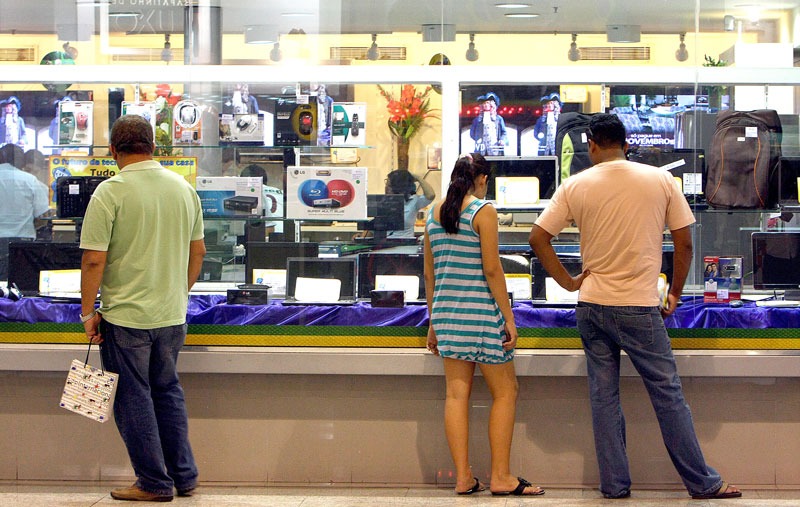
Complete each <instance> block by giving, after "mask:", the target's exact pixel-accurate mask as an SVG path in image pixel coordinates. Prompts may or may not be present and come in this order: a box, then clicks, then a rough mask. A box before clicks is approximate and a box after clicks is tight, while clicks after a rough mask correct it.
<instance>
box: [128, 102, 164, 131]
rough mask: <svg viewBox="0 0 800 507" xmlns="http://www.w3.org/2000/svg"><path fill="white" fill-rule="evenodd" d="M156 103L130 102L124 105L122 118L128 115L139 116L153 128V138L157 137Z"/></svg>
mask: <svg viewBox="0 0 800 507" xmlns="http://www.w3.org/2000/svg"><path fill="white" fill-rule="evenodd" d="M156 111H157V107H156V103H155V102H128V101H125V102H123V103H122V116H125V115H128V114H135V115H139V116H141V117H142V118H144V119H145V120H147V121H148V122H150V125H152V126H153V138H154V139H155V135H156Z"/></svg>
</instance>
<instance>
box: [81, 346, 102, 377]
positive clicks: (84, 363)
mask: <svg viewBox="0 0 800 507" xmlns="http://www.w3.org/2000/svg"><path fill="white" fill-rule="evenodd" d="M91 350H92V342H89V348H87V349H86V359H85V360H84V361H83V367H84V368H86V367H87V366H88V365H89V352H91ZM100 371H102V372H103V374H105V373H106V368H105V366H104V365H103V354H100Z"/></svg>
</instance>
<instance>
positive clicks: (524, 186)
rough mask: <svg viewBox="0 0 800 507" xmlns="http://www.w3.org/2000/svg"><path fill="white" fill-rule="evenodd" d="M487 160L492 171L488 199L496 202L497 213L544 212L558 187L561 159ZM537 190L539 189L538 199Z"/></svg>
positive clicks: (499, 158) (510, 158) (522, 158)
mask: <svg viewBox="0 0 800 507" xmlns="http://www.w3.org/2000/svg"><path fill="white" fill-rule="evenodd" d="M486 160H487V162H489V165H490V166H491V168H492V172H491V176H490V177H489V188H488V189H487V192H486V199H488V200H491V201H494V202H495V203H496V205H495V206H496V207H497V209H500V210H503V209H507V210H525V209H541V208H544V207H545V206H547V203H548V202H549V199H550V198H551V197H553V194H554V193H555V191H556V188H557V187H558V184H559V169H558V158H557V157H550V156H543V157H486ZM534 178H535V181H532V179H534ZM535 188H538V194H536V195H534V194H533V192H534V191H535Z"/></svg>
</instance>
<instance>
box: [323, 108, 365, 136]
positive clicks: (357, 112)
mask: <svg viewBox="0 0 800 507" xmlns="http://www.w3.org/2000/svg"><path fill="white" fill-rule="evenodd" d="M366 144H367V104H365V103H363V102H334V103H333V121H332V123H331V145H333V146H365V145H366Z"/></svg>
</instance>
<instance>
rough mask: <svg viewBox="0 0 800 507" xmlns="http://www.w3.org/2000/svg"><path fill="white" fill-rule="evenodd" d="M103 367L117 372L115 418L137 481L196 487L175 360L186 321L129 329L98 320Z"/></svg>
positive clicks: (160, 489) (153, 486)
mask: <svg viewBox="0 0 800 507" xmlns="http://www.w3.org/2000/svg"><path fill="white" fill-rule="evenodd" d="M101 333H102V335H103V343H102V345H101V347H100V352H101V354H102V358H103V364H104V367H105V368H107V369H108V370H109V371H112V372H114V373H119V386H118V387H117V395H116V399H115V400H114V418H115V420H116V423H117V428H118V429H119V432H120V435H122V440H123V441H124V442H125V447H127V448H128V456H130V459H131V465H133V470H134V472H135V473H136V478H137V479H136V485H137V486H138V487H139V488H140V489H142V490H144V491H148V492H150V493H156V494H159V495H172V494H173V487H175V488H178V490H179V491H182V490H187V489H191V488H194V487H195V486H196V485H197V466H196V465H195V462H194V456H193V454H192V448H191V446H190V445H189V418H188V415H187V413H186V401H185V400H184V397H183V388H182V387H181V384H180V382H179V381H178V372H177V370H176V366H175V365H176V362H177V360H178V352H179V351H180V350H181V347H182V346H183V342H184V341H185V339H186V325H185V324H183V325H180V326H171V327H164V328H158V329H131V328H128V327H122V326H115V325H113V324H110V323H108V322H106V321H103V322H102V328H101Z"/></svg>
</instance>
